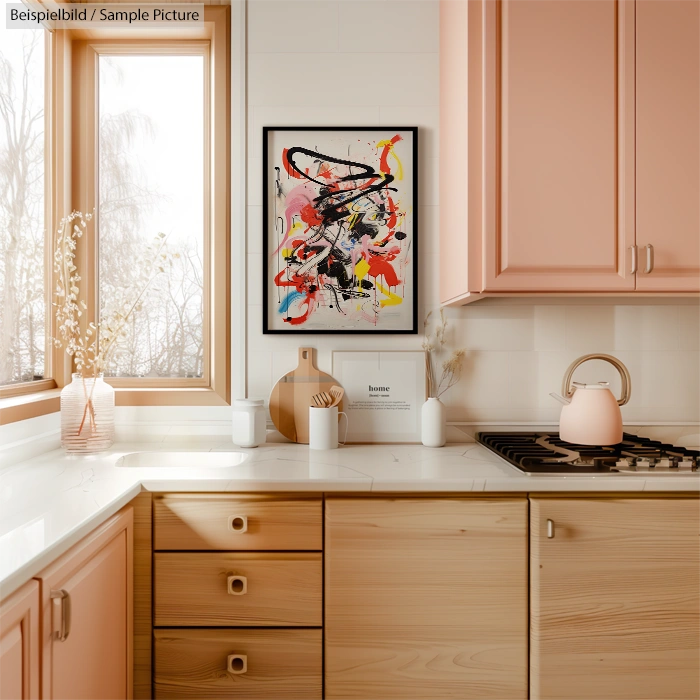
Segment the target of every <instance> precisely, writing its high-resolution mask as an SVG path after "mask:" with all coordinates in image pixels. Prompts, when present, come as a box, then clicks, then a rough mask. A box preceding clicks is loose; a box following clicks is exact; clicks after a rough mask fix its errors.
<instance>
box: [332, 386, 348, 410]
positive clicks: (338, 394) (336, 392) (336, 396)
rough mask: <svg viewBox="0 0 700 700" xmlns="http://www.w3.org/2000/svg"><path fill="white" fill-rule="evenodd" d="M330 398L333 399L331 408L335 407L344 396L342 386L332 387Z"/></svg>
mask: <svg viewBox="0 0 700 700" xmlns="http://www.w3.org/2000/svg"><path fill="white" fill-rule="evenodd" d="M331 396H332V397H333V402H332V403H331V406H337V405H338V404H339V403H340V402H341V401H342V400H343V396H345V389H343V387H342V386H332V387H331Z"/></svg>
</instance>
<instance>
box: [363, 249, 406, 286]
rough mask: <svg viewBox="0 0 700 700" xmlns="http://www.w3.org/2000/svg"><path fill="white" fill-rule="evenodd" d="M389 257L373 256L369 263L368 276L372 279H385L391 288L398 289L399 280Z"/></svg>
mask: <svg viewBox="0 0 700 700" xmlns="http://www.w3.org/2000/svg"><path fill="white" fill-rule="evenodd" d="M388 257H389V256H383V255H382V256H378V255H372V256H371V257H370V259H369V260H368V262H369V270H368V272H367V274H369V275H371V276H372V277H375V278H376V277H382V276H383V277H384V280H385V281H386V283H387V284H388V285H389V286H390V287H397V286H398V284H399V278H398V277H397V276H396V272H395V271H394V267H393V265H392V264H391V263H390V262H389V260H388V259H387V258H388Z"/></svg>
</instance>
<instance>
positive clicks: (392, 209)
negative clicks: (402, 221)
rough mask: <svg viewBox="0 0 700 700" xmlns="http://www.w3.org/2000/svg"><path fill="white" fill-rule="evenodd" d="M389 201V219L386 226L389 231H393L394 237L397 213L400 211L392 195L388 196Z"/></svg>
mask: <svg viewBox="0 0 700 700" xmlns="http://www.w3.org/2000/svg"><path fill="white" fill-rule="evenodd" d="M387 200H388V202H387V204H388V206H389V218H388V219H387V222H386V225H387V227H388V228H389V229H391V233H392V235H393V233H394V231H393V229H394V227H395V226H396V212H397V211H398V207H397V206H396V205H395V204H394V200H393V199H392V198H391V195H388V197H387Z"/></svg>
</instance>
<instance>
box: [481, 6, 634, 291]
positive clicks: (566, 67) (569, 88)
mask: <svg viewBox="0 0 700 700" xmlns="http://www.w3.org/2000/svg"><path fill="white" fill-rule="evenodd" d="M480 11H481V15H482V16H481V26H482V27H483V36H482V42H481V47H479V50H480V52H481V59H480V60H481V62H482V65H483V69H484V72H483V75H484V84H483V90H482V94H483V100H482V105H481V107H482V116H481V118H482V122H483V139H484V140H483V151H482V152H479V151H478V150H477V151H476V152H475V151H474V150H472V151H471V155H470V176H472V175H473V176H477V177H478V176H480V175H481V173H483V192H482V202H483V216H482V217H481V220H480V222H479V226H480V227H483V229H482V231H481V232H480V233H481V236H482V238H483V243H484V245H483V252H484V270H483V288H484V290H485V291H497V292H505V291H527V292H559V291H561V292H567V291H582V292H589V291H599V292H605V291H611V292H614V291H632V290H633V289H634V275H633V274H632V273H631V272H630V258H631V253H630V251H629V247H630V246H631V245H632V244H633V243H634V3H632V2H631V1H630V0H620V1H616V0H598V1H596V2H590V1H589V0H568V1H567V2H555V1H552V0H502V1H501V2H492V1H491V0H483V1H482V2H481V7H480ZM470 20H471V17H470ZM470 58H475V57H474V56H471V57H470ZM477 60H478V59H477ZM469 233H470V236H472V235H474V233H475V232H474V231H473V229H470V232H469ZM476 233H479V232H478V231H477V232H476ZM473 291H478V290H473Z"/></svg>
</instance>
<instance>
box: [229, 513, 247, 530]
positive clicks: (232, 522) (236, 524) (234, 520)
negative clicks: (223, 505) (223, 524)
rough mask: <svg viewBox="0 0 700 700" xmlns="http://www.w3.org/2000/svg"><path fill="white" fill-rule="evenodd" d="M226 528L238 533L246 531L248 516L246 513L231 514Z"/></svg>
mask: <svg viewBox="0 0 700 700" xmlns="http://www.w3.org/2000/svg"><path fill="white" fill-rule="evenodd" d="M228 529H229V530H231V532H236V533H238V534H239V535H240V534H242V533H244V532H248V516H247V515H232V516H231V517H230V518H229V519H228Z"/></svg>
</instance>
